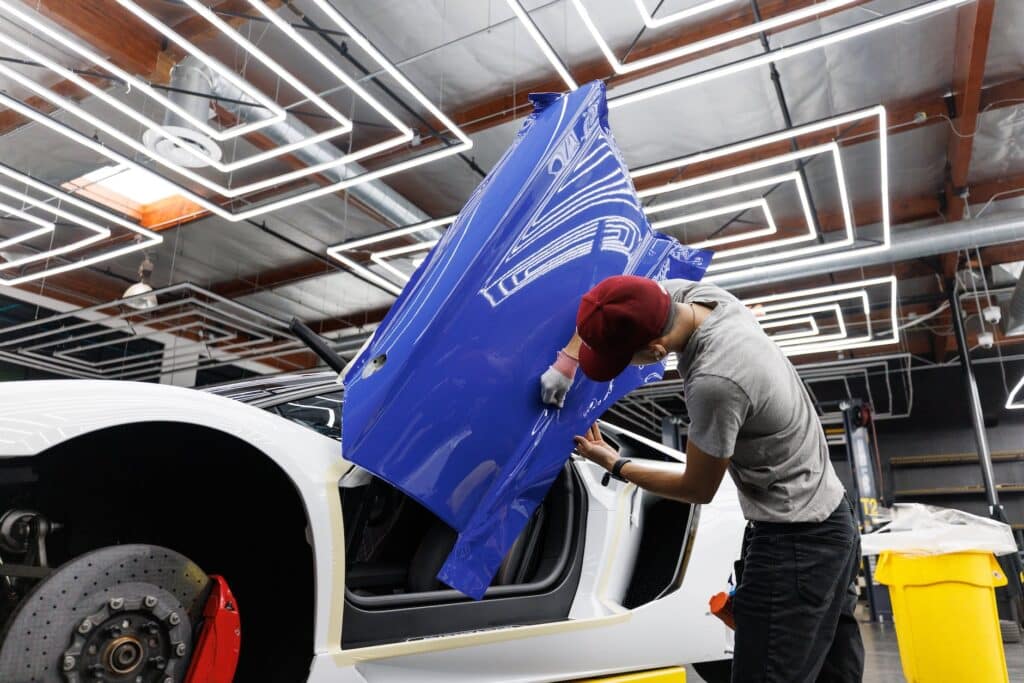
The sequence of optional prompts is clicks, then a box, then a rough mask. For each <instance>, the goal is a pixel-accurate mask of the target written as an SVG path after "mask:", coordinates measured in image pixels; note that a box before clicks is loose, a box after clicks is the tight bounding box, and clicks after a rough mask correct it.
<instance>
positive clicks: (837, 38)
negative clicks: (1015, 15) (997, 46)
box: [573, 0, 973, 109]
mask: <svg viewBox="0 0 1024 683" xmlns="http://www.w3.org/2000/svg"><path fill="white" fill-rule="evenodd" d="M573 2H578V0H573ZM967 2H973V0H931V1H930V2H924V3H922V4H920V5H915V6H914V7H911V8H909V9H905V10H901V11H899V12H893V13H892V14H887V15H885V16H884V17H880V18H878V19H872V20H870V21H866V22H863V23H860V24H857V25H856V26H851V27H849V28H844V29H840V30H838V31H833V32H832V33H826V34H825V35H823V36H820V37H818V38H812V39H809V40H805V41H803V42H800V43H796V44H794V45H787V46H785V47H780V48H776V49H774V50H772V51H771V52H766V53H764V54H761V55H758V56H756V57H748V58H746V59H741V60H738V61H735V62H732V63H730V64H725V65H723V66H719V67H713V68H711V69H708V70H706V71H702V72H699V73H695V74H692V75H689V76H683V77H681V78H677V79H675V80H673V81H668V82H665V83H660V84H658V85H653V86H650V87H647V88H642V89H640V90H637V91H634V92H631V93H629V94H628V95H620V96H619V97H615V98H613V99H610V100H609V101H608V108H609V109H618V108H619V107H624V106H626V105H630V104H635V103H637V102H641V101H643V100H646V99H650V98H652V97H658V96H659V95H664V94H666V93H670V92H675V91H677V90H682V89H684V88H691V87H693V86H695V85H700V84H702V83H708V82H710V81H715V80H718V79H719V78H725V77H726V76H731V75H733V74H737V73H741V72H743V71H749V70H750V69H756V68H758V67H761V66H766V65H768V64H769V63H771V62H775V63H778V62H781V61H784V60H786V59H789V58H790V57H796V56H798V55H802V54H806V53H808V52H813V51H814V50H818V49H821V48H824V47H827V46H829V45H834V44H836V43H841V42H843V41H845V40H850V39H852V38H857V37H860V36H863V35H867V34H869V33H873V32H875V31H878V30H881V29H883V28H888V27H890V26H895V25H897V24H903V23H908V22H912V21H914V20H916V19H920V18H922V17H926V16H928V15H930V14H935V13H937V12H941V11H943V10H946V9H949V8H951V7H955V6H957V5H963V4H966V3H967ZM825 4H826V3H821V4H818V5H815V7H817V8H819V9H818V11H821V10H820V8H821V7H823V6H824V5H825Z"/></svg>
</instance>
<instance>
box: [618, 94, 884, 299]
mask: <svg viewBox="0 0 1024 683" xmlns="http://www.w3.org/2000/svg"><path fill="white" fill-rule="evenodd" d="M875 117H877V119H878V123H877V126H878V145H879V147H878V149H879V165H880V181H879V186H880V195H881V196H880V199H881V204H882V240H881V242H880V243H879V244H877V245H873V246H869V247H859V249H860V250H862V251H864V253H872V252H874V251H885V250H887V249H889V246H890V232H891V228H890V224H891V221H890V208H889V151H888V132H887V129H888V124H887V121H888V119H887V116H886V111H885V107H883V106H877V107H871V108H869V109H863V110H860V111H855V112H851V113H849V114H843V115H841V116H836V117H832V118H829V119H824V120H822V121H817V122H814V123H809V124H807V125H804V126H798V127H796V128H792V129H789V130H784V131H780V132H777V133H773V134H771V135H766V136H763V137H760V138H754V139H751V140H746V141H743V142H739V143H736V144H732V145H727V146H725V147H720V148H717V149H713V150H708V151H706V152H700V153H697V154H692V155H690V156H686V157H681V158H677V159H671V160H669V161H664V162H659V163H656V164H651V165H649V166H644V167H641V168H638V169H635V170H633V171H631V172H630V173H631V175H632V177H633V178H634V179H637V178H643V177H646V176H649V175H652V174H655V173H660V172H663V171H667V170H673V169H677V168H682V167H685V166H689V165H693V164H698V163H703V162H706V161H710V160H713V159H719V158H722V157H725V156H729V155H732V154H736V153H739V152H746V151H749V150H752V149H756V148H758V147H763V146H766V145H770V144H773V143H776V142H783V141H786V140H791V139H794V138H798V137H800V136H803V135H807V134H810V133H816V132H819V131H825V130H829V129H833V128H840V127H845V126H847V125H849V124H851V123H856V122H858V121H863V120H865V119H870V118H875ZM826 151H828V152H832V154H833V157H834V165H835V169H836V180H837V182H838V184H839V198H840V201H841V203H842V207H843V210H842V212H843V220H844V222H845V224H846V230H847V234H846V236H845V237H844V238H843V239H842V240H838V241H836V242H829V243H825V244H822V245H816V246H814V247H807V248H803V249H798V250H784V251H780V252H777V253H775V254H771V255H769V256H766V257H765V258H763V259H753V258H750V259H745V260H729V261H728V262H723V263H719V264H717V265H716V264H714V263H712V265H711V267H710V268H709V269H708V272H709V276H708V278H709V281H711V282H714V281H715V278H716V277H717V275H716V274H715V271H718V272H719V273H720V272H721V271H722V270H730V269H733V268H736V267H741V266H752V267H750V268H747V269H746V270H745V272H744V274H747V273H749V274H751V275H754V274H756V275H762V274H768V273H771V272H773V271H774V270H778V269H779V268H783V267H789V266H790V265H791V262H792V260H793V257H794V256H807V255H808V254H814V259H815V263H821V262H822V261H826V262H827V261H830V260H833V259H836V258H841V257H842V253H841V252H837V253H831V254H828V253H820V252H822V251H833V250H835V249H840V248H843V247H847V246H851V245H853V243H854V242H855V238H854V235H853V216H852V211H851V208H850V201H849V196H848V194H847V192H846V180H845V174H844V173H843V165H842V160H841V157H840V154H839V148H838V144H837V143H836V142H835V141H833V142H830V143H827V144H824V145H817V146H815V147H809V148H807V149H803V150H797V151H795V152H790V153H788V154H784V155H780V156H775V157H771V158H769V159H763V160H761V161H756V162H752V163H749V164H745V165H743V166H739V167H735V168H731V169H726V170H724V171H719V172H716V173H711V174H707V175H705V176H700V177H698V178H692V179H688V180H683V181H679V182H674V183H669V184H667V185H663V186H660V187H655V188H649V189H646V190H642V191H640V192H639V193H638V194H639V196H640V197H647V196H652V195H657V194H664V193H666V192H671V191H675V190H679V189H684V188H687V187H692V186H694V185H696V184H700V183H704V182H710V181H712V180H720V179H723V178H728V177H731V176H735V175H737V174H739V173H747V172H751V171H755V170H759V169H762V168H768V167H771V166H775V165H777V164H780V163H784V162H787V161H796V160H799V159H802V158H807V157H809V156H813V155H816V154H820V153H822V152H826ZM812 225H813V221H812ZM783 259H786V260H787V263H782V264H780V263H774V264H773V263H770V262H769V263H765V261H781V260H783Z"/></svg>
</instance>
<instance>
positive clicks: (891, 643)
mask: <svg viewBox="0 0 1024 683" xmlns="http://www.w3.org/2000/svg"><path fill="white" fill-rule="evenodd" d="M860 616H861V619H862V620H861V627H860V632H861V636H862V637H863V638H864V680H863V683H906V680H907V679H906V678H904V677H903V667H902V666H901V665H900V653H899V649H898V647H897V645H896V631H895V630H893V625H892V624H877V623H871V622H868V621H866V620H865V617H866V615H864V614H861V615H860ZM1003 649H1004V651H1005V652H1006V668H1007V670H1008V671H1009V674H1010V681H1018V682H1019V681H1024V643H1006V644H1005V645H1003ZM686 673H687V676H686V680H687V683H704V679H702V678H701V677H700V676H698V675H697V673H696V672H695V671H693V669H688V670H687V672H686ZM965 683H966V682H965Z"/></svg>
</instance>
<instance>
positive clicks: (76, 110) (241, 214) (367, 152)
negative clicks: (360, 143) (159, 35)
mask: <svg viewBox="0 0 1024 683" xmlns="http://www.w3.org/2000/svg"><path fill="white" fill-rule="evenodd" d="M311 1H312V2H313V3H314V4H316V5H317V6H318V7H319V8H320V9H322V10H323V11H324V13H325V14H326V15H327V16H328V17H329V18H330V19H331V20H332V21H333V22H334V23H335V24H336V25H337V26H338V28H339V29H340V30H342V31H343V32H345V33H346V34H347V35H348V37H349V38H350V39H351V40H352V41H353V42H355V43H356V44H358V45H359V46H360V47H361V48H362V49H363V50H364V51H366V52H367V53H369V54H370V56H371V58H373V59H374V60H375V61H377V63H378V65H379V66H380V67H381V68H382V69H383V70H384V71H385V72H387V73H388V74H389V75H391V76H392V77H393V78H394V79H395V80H396V81H397V82H398V83H399V84H400V85H401V87H403V88H405V89H406V91H407V92H408V93H409V94H410V95H411V96H412V97H413V98H414V99H415V100H416V101H417V102H419V103H420V104H421V105H422V106H423V107H424V108H425V109H427V111H428V112H429V113H430V114H431V115H432V116H434V117H435V118H437V119H438V120H439V121H441V123H442V124H444V126H445V127H446V128H447V129H448V130H450V131H451V132H452V134H453V135H455V137H456V138H458V140H459V142H458V143H457V144H454V145H451V146H449V147H445V148H442V149H440V150H437V151H435V152H431V153H428V154H424V155H421V156H418V157H415V158H413V159H408V160H406V161H403V162H399V163H396V164H392V165H389V166H386V167H384V168H380V169H376V170H374V171H369V172H366V173H363V174H360V175H358V176H353V177H351V178H346V179H344V180H342V181H339V182H336V183H333V184H330V185H326V186H323V187H319V188H316V189H312V190H309V191H307V192H302V193H299V194H295V195H292V196H289V197H287V198H284V199H280V200H277V201H272V202H269V203H266V204H263V205H260V206H257V207H252V208H249V209H247V210H241V211H237V212H235V211H230V210H226V209H224V208H223V207H221V206H220V205H219V204H216V203H213V202H211V201H210V200H208V199H207V198H205V197H202V196H200V195H197V194H195V193H194V192H192V191H191V190H189V189H188V188H186V187H184V186H182V185H181V184H179V183H175V185H176V187H178V189H179V192H180V194H181V195H182V196H184V197H185V198H187V199H189V200H190V201H192V202H194V203H196V204H198V205H200V206H201V207H203V208H204V209H206V210H207V211H210V212H211V213H213V214H215V215H218V216H220V217H221V218H224V219H225V220H230V221H233V222H238V221H243V220H247V219H249V218H253V217H255V216H259V215H262V214H264V213H267V212H270V211H275V210H278V209H281V208H284V207H287V206H291V205H293V204H296V203H299V202H304V201H307V200H309V199H313V198H315V197H320V196H323V195H326V194H333V193H336V192H339V191H341V190H344V189H346V188H348V187H352V186H354V185H358V184H362V183H365V182H369V181H370V180H375V179H377V178H383V177H386V176H388V175H392V174H394V173H398V172H401V171H404V170H408V169H410V168H414V167H416V166H420V165H422V164H425V163H429V162H431V161H434V160H437V159H441V158H445V157H448V156H451V155H453V154H458V153H459V152H462V151H466V150H468V149H470V148H472V144H473V143H472V140H470V138H469V137H468V136H467V135H466V134H465V133H464V132H463V131H462V130H461V129H459V128H458V127H457V126H456V125H455V124H454V123H453V122H452V121H451V120H450V119H449V118H448V117H447V116H446V115H445V114H444V113H443V112H441V111H440V110H439V109H438V108H437V107H436V106H435V105H434V104H433V103H432V102H430V100H429V99H427V98H426V96H424V95H423V93H422V92H420V91H419V89H418V88H416V86H414V85H413V84H412V83H411V82H410V81H409V80H408V79H407V78H406V77H405V76H404V75H403V74H402V73H401V72H400V71H398V69H397V68H396V67H395V66H394V65H393V64H392V63H391V62H390V61H388V60H387V59H386V58H385V57H384V56H383V55H382V54H381V53H380V52H379V51H378V50H377V49H376V48H375V47H374V46H373V45H372V44H370V43H369V41H367V40H366V38H365V37H363V36H362V35H361V34H360V33H359V32H358V31H357V30H356V29H355V27H353V26H352V25H351V24H349V23H348V22H347V21H346V20H345V19H344V17H342V16H341V15H340V14H339V13H338V12H337V11H336V10H335V9H334V8H333V7H332V6H331V5H330V4H329V3H327V2H325V0H311ZM118 2H121V3H126V2H128V0H118ZM249 2H250V4H251V5H253V6H254V7H256V8H257V9H259V10H260V11H261V12H262V11H265V12H266V15H267V16H268V18H270V17H271V15H273V16H274V17H275V18H277V19H278V21H280V18H279V17H276V15H274V13H273V12H270V10H269V9H266V8H265V7H264V6H263V3H261V2H259V0H249ZM139 11H141V10H139ZM154 21H155V20H154ZM271 21H273V19H271ZM289 28H290V27H289ZM282 30H284V29H282ZM292 33H294V31H292ZM305 45H306V46H308V45H309V44H308V43H305ZM314 52H317V53H318V51H315V50H314ZM313 56H314V57H315V58H317V56H316V55H313ZM320 59H323V60H326V58H325V57H323V56H322V55H320V56H319V57H318V61H319V60H320ZM338 72H339V73H342V72H340V70H338ZM0 73H3V74H5V75H7V76H8V77H9V78H11V79H12V80H15V81H17V82H19V83H22V84H23V85H25V86H26V87H27V88H29V89H30V90H33V92H37V94H39V95H40V96H42V97H44V98H45V99H47V100H49V101H50V102H52V103H53V104H55V105H56V106H57V107H59V108H62V109H66V110H68V111H69V112H71V113H73V114H75V115H76V116H78V117H79V118H82V119H83V120H86V121H88V122H89V123H91V124H92V125H93V126H95V127H96V128H99V129H101V130H104V131H105V132H107V133H108V134H109V135H111V136H112V137H114V138H116V139H118V140H119V141H121V142H122V143H124V144H126V145H128V146H130V147H131V148H132V149H134V150H136V151H139V152H141V153H144V154H147V155H149V150H148V149H147V148H145V146H142V145H140V144H139V143H138V142H137V141H136V140H134V139H133V138H130V137H128V136H125V135H124V134H123V133H121V131H118V130H116V129H113V128H112V127H110V126H109V125H107V124H106V122H104V121H102V120H99V119H97V118H96V117H94V116H91V115H90V114H89V113H88V112H86V111H84V110H83V109H81V108H80V107H77V105H76V104H75V103H74V102H72V101H70V100H67V99H66V98H62V97H60V96H59V95H57V94H56V93H52V92H49V91H46V92H40V91H39V89H40V86H38V84H35V83H33V82H31V81H30V80H29V79H25V78H24V77H22V76H21V75H20V74H18V73H17V72H13V71H12V70H10V69H7V68H6V67H3V66H2V65H0ZM43 90H44V91H45V90H46V89H45V88H43ZM363 92H365V90H363ZM371 99H372V98H371ZM0 100H2V101H3V102H5V103H6V104H7V105H8V106H9V107H10V108H11V109H14V110H16V111H18V112H19V113H21V114H23V115H25V116H26V117H28V118H30V119H32V120H34V121H36V122H38V123H40V124H41V125H43V126H45V127H47V128H50V129H51V130H53V131H55V132H57V133H60V134H61V135H64V136H65V137H67V138H69V139H71V140H73V141H75V142H78V143H79V144H81V145H83V146H85V147H87V148H89V149H91V150H93V151H96V152H98V153H100V154H102V155H104V156H106V157H107V158H110V159H111V160H113V161H114V162H116V163H118V164H124V165H127V166H129V167H131V168H135V169H138V170H141V171H143V172H145V173H150V174H153V171H152V170H150V169H148V168H147V167H145V166H142V165H140V164H138V163H136V162H135V161H134V160H133V159H130V158H128V157H127V156H124V155H122V154H120V153H118V152H116V151H114V150H112V149H110V148H108V147H106V146H105V145H102V144H100V143H98V142H96V141H95V140H93V139H91V138H90V137H89V136H86V135H84V134H83V133H80V132H79V131H77V130H74V129H72V128H70V127H68V126H66V125H64V124H61V123H59V122H57V121H56V120H53V119H51V118H50V117H48V116H46V115H45V114H42V113H40V112H38V111H36V110H35V109H34V108H32V107H28V106H26V105H25V104H24V103H22V102H20V101H19V100H16V99H15V98H12V97H10V96H9V95H7V94H6V93H0ZM378 104H379V103H378ZM381 109H382V115H383V111H386V110H385V109H384V108H383V107H382V108H381ZM388 115H389V118H390V119H391V120H394V121H397V119H395V117H394V116H393V115H390V112H388ZM412 137H413V133H412V131H411V129H409V128H408V127H405V130H404V131H403V133H402V135H400V136H399V137H398V138H395V139H393V140H390V141H386V142H383V143H378V144H376V145H373V146H371V147H369V148H367V149H364V150H360V151H358V152H355V153H353V154H351V155H349V156H347V157H343V158H341V159H338V160H332V161H331V162H325V163H324V164H318V165H315V166H311V167H307V168H304V169H300V170H297V171H294V172H292V173H286V174H283V175H281V176H278V177H276V178H272V179H268V180H266V181H261V182H257V183H251V184H249V185H247V186H245V187H242V188H233V189H230V190H228V188H219V187H218V186H216V185H215V184H213V185H214V186H213V187H211V184H212V183H211V182H210V181H209V180H208V179H206V178H204V177H203V176H201V175H198V174H196V173H194V172H192V171H189V170H187V169H184V168H181V169H180V172H181V174H182V175H183V176H184V177H186V178H189V179H191V180H193V181H194V182H197V183H199V184H201V185H203V186H205V187H208V188H210V189H212V190H214V191H215V192H220V190H221V189H224V190H228V191H227V192H226V193H224V192H222V193H221V194H224V196H226V197H231V196H239V195H240V194H243V193H248V192H254V191H257V190H260V189H266V188H269V187H273V186H275V185H278V184H280V183H284V182H288V181H290V180H294V179H297V178H301V177H305V176H308V175H311V174H314V173H317V172H320V171H323V170H325V169H327V168H331V167H334V166H338V165H342V164H344V163H346V162H351V161H354V160H356V159H361V158H364V157H367V156H371V155H373V154H377V153H380V152H382V151H385V150H387V149H390V148H392V147H394V146H396V145H397V144H401V143H402V142H404V141H407V140H410V139H411V138H412ZM160 162H161V163H162V164H163V165H164V166H168V167H169V168H171V166H170V165H169V163H171V162H168V161H167V160H164V159H162V158H160ZM175 166H176V165H175ZM172 170H175V171H176V172H178V171H179V169H178V168H172ZM154 175H155V174H154ZM158 177H160V176H158ZM164 179H166V178H164Z"/></svg>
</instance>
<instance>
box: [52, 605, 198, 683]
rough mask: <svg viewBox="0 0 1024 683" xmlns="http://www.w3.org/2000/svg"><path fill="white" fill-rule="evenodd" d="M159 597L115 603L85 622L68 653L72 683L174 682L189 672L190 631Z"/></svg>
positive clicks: (67, 671)
mask: <svg viewBox="0 0 1024 683" xmlns="http://www.w3.org/2000/svg"><path fill="white" fill-rule="evenodd" d="M186 624H187V622H186V621H183V618H182V613H181V610H180V608H179V609H175V608H173V607H171V606H170V605H168V604H166V603H165V602H163V601H162V600H160V599H159V598H157V597H155V596H151V595H147V596H145V597H142V598H134V599H132V598H124V597H114V598H111V599H110V600H109V601H108V602H107V604H106V605H104V607H103V608H102V609H101V610H100V611H98V612H96V613H95V614H92V615H90V616H89V617H87V618H85V619H83V620H82V621H81V622H80V623H79V625H78V628H77V629H76V630H75V632H74V635H73V637H72V639H71V644H70V646H69V647H68V648H67V649H66V650H65V651H64V654H63V662H62V664H63V666H62V669H63V672H64V678H65V680H66V681H67V682H68V683H93V682H94V681H96V682H98V681H109V682H111V683H116V682H121V681H124V682H128V681H131V683H169V682H171V681H175V680H177V678H176V674H180V672H181V671H183V670H184V666H185V662H184V659H185V656H186V654H187V653H188V649H189V648H188V645H187V644H186V642H185V640H186V639H187V637H188V635H187V634H188V633H189V630H188V629H187V628H186Z"/></svg>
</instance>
